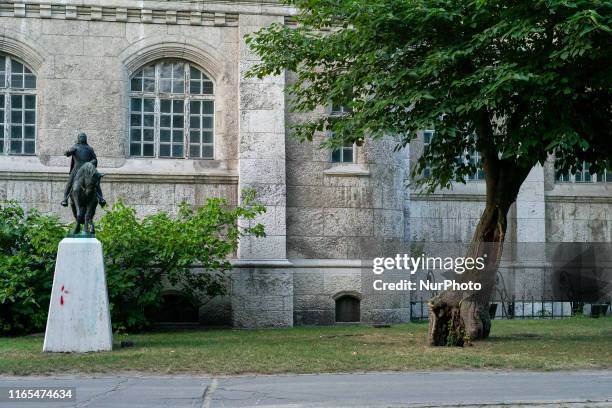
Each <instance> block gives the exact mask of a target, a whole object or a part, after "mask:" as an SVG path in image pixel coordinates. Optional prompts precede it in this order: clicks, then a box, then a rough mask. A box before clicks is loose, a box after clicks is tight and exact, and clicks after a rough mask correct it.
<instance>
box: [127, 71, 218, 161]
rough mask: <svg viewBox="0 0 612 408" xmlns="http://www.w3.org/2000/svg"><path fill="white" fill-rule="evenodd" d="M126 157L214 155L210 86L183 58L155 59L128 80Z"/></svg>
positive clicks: (212, 156)
mask: <svg viewBox="0 0 612 408" xmlns="http://www.w3.org/2000/svg"><path fill="white" fill-rule="evenodd" d="M129 140H130V156H135V157H167V158H191V159H212V158H214V84H213V82H212V81H211V80H210V79H209V78H208V76H206V74H204V73H203V72H202V71H200V70H199V69H198V68H196V67H195V66H193V65H191V64H189V63H187V62H183V61H170V60H169V61H166V60H164V61H158V62H156V63H154V64H151V65H148V66H146V67H144V68H143V69H141V70H140V71H138V72H137V73H136V74H135V75H134V76H133V77H132V79H131V81H130V135H129Z"/></svg>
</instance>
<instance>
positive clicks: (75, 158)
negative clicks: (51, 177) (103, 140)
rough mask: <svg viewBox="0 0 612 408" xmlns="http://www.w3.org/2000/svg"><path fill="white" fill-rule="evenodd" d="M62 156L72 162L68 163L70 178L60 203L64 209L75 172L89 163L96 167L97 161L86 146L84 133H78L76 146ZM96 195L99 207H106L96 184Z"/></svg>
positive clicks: (90, 148)
mask: <svg viewBox="0 0 612 408" xmlns="http://www.w3.org/2000/svg"><path fill="white" fill-rule="evenodd" d="M64 154H65V155H66V156H67V157H70V156H72V161H71V162H70V177H69V178H68V182H67V183H66V188H65V189H64V200H63V201H62V202H61V204H62V205H63V206H64V207H67V206H68V196H69V195H70V190H71V189H72V183H73V181H74V176H75V175H76V174H77V171H79V169H80V168H81V166H82V165H83V164H85V163H87V162H91V164H93V165H94V166H95V167H98V159H97V158H96V154H95V153H94V149H93V148H92V147H91V146H90V145H88V144H87V135H86V134H85V133H79V136H78V138H77V142H76V144H75V145H73V146H72V147H71V148H70V149H68V150H66V152H65V153H64ZM96 195H97V196H98V203H100V206H101V207H104V206H105V205H106V200H105V199H104V197H103V196H102V189H101V188H100V184H98V186H97V188H96Z"/></svg>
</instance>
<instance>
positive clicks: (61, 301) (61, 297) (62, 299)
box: [60, 285, 68, 306]
mask: <svg viewBox="0 0 612 408" xmlns="http://www.w3.org/2000/svg"><path fill="white" fill-rule="evenodd" d="M61 292H62V293H66V294H68V291H67V290H65V289H64V285H62V289H61ZM60 305H62V306H64V295H60Z"/></svg>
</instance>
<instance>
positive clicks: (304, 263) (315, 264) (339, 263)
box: [289, 258, 371, 268]
mask: <svg viewBox="0 0 612 408" xmlns="http://www.w3.org/2000/svg"><path fill="white" fill-rule="evenodd" d="M289 261H290V262H291V264H292V265H293V267H294V268H362V267H364V266H369V265H364V261H362V260H361V259H299V258H291V259H289ZM370 263H371V262H370Z"/></svg>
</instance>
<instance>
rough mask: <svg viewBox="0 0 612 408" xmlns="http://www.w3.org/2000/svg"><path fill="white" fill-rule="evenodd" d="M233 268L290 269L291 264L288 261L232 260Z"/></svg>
mask: <svg viewBox="0 0 612 408" xmlns="http://www.w3.org/2000/svg"><path fill="white" fill-rule="evenodd" d="M231 263H232V266H233V267H235V268H290V267H292V266H293V263H292V262H290V261H289V260H288V259H232V260H231Z"/></svg>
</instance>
